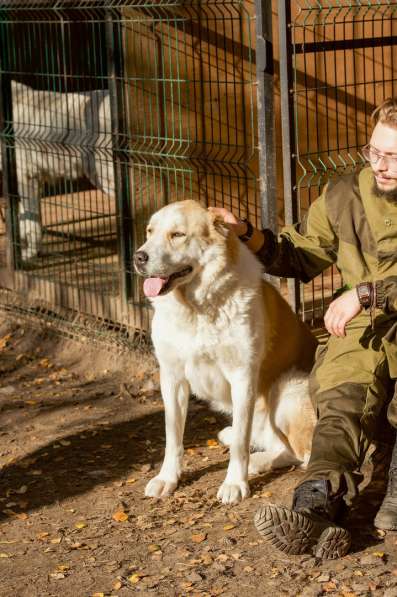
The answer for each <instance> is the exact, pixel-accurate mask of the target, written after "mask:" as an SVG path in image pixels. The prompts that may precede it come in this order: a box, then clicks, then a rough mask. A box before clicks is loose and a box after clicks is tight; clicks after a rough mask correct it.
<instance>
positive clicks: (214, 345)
mask: <svg viewBox="0 0 397 597" xmlns="http://www.w3.org/2000/svg"><path fill="white" fill-rule="evenodd" d="M135 268H136V270H137V272H138V273H139V274H141V275H143V276H145V278H146V279H145V281H144V292H145V294H146V296H148V297H149V298H150V300H151V302H152V304H153V307H154V311H155V312H154V318H153V324H152V338H153V342H154V346H155V351H156V356H157V358H158V361H159V364H160V381H161V391H162V396H163V400H164V404H165V422H166V450H165V458H164V462H163V464H162V467H161V470H160V472H159V474H158V475H157V476H156V477H154V478H153V479H152V480H151V481H150V482H149V484H148V485H147V487H146V495H147V496H152V497H163V496H166V495H169V494H171V493H172V492H173V491H174V490H175V488H176V487H177V484H178V480H179V478H180V476H181V472H182V457H183V433H184V427H185V420H186V413H187V406H188V398H189V395H190V394H191V393H192V394H194V395H196V396H197V397H199V398H201V399H204V400H208V401H209V402H210V403H211V405H212V406H213V407H214V408H215V409H217V410H220V411H222V412H225V413H228V414H231V415H232V426H231V427H227V428H226V429H224V430H223V431H222V432H221V433H220V434H219V438H220V440H221V441H222V442H223V443H225V444H227V445H229V446H230V461H229V466H228V470H227V475H226V479H225V480H224V482H223V484H222V485H221V487H220V489H219V491H218V498H219V500H221V501H222V502H223V503H225V504H229V503H235V502H238V501H239V500H241V499H242V498H245V497H247V496H248V495H249V487H248V471H249V470H250V472H252V473H257V472H260V471H263V470H266V469H269V468H272V467H281V466H287V465H289V464H297V463H305V462H306V461H307V460H308V457H309V454H310V449H311V438H312V433H313V428H314V423H315V415H314V412H313V409H312V406H311V404H310V400H309V395H308V389H307V373H305V371H308V370H309V369H310V368H311V365H312V361H313V355H314V350H315V345H316V342H315V340H314V338H313V337H312V336H311V334H310V332H309V331H308V330H307V328H306V327H305V326H304V324H302V322H300V321H299V319H298V318H297V317H296V315H295V314H294V313H293V312H292V310H291V309H290V307H289V306H288V304H287V303H286V302H285V301H284V299H283V298H282V297H281V295H280V294H279V293H278V291H277V290H276V289H275V288H274V287H273V286H272V285H271V284H269V283H267V282H265V281H264V280H263V279H262V267H261V265H260V263H259V262H258V261H257V259H256V258H255V256H254V255H253V254H252V253H251V252H250V251H249V250H248V249H247V248H246V247H245V246H244V245H243V243H241V242H240V241H239V240H238V239H237V237H236V236H235V235H234V234H232V233H231V232H230V231H229V230H228V229H227V227H226V226H225V225H224V224H223V222H220V221H219V220H218V219H217V218H215V217H214V215H213V214H211V213H210V212H209V211H208V210H206V209H204V208H203V207H201V206H200V205H199V204H198V203H196V202H194V201H182V202H176V203H172V204H170V205H168V206H166V207H164V208H163V209H161V210H160V211H158V212H157V213H156V214H154V215H153V216H152V218H151V220H150V222H149V225H148V227H147V241H146V242H145V244H144V245H143V246H142V247H140V249H139V250H138V251H137V252H136V254H135ZM250 447H251V448H252V450H256V451H254V452H253V453H252V454H251V455H250Z"/></svg>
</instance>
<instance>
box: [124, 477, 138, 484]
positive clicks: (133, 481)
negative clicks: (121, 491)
mask: <svg viewBox="0 0 397 597" xmlns="http://www.w3.org/2000/svg"><path fill="white" fill-rule="evenodd" d="M137 480H138V479H134V478H131V479H127V481H126V483H128V484H129V485H132V483H136V482H137Z"/></svg>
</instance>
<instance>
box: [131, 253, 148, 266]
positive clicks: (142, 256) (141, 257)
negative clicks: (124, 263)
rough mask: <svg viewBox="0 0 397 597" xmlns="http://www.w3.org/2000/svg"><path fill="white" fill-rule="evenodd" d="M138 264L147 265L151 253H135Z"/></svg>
mask: <svg viewBox="0 0 397 597" xmlns="http://www.w3.org/2000/svg"><path fill="white" fill-rule="evenodd" d="M134 261H135V264H136V265H145V263H147V262H148V261H149V255H148V254H147V253H145V251H137V252H136V253H135V255H134Z"/></svg>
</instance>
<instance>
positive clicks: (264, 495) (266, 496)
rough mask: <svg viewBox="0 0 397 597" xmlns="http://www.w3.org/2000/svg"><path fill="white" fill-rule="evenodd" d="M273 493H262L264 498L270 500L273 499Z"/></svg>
mask: <svg viewBox="0 0 397 597" xmlns="http://www.w3.org/2000/svg"><path fill="white" fill-rule="evenodd" d="M272 495H273V493H272V492H271V491H264V492H263V493H262V497H265V498H269V497H272Z"/></svg>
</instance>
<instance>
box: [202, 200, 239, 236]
mask: <svg viewBox="0 0 397 597" xmlns="http://www.w3.org/2000/svg"><path fill="white" fill-rule="evenodd" d="M208 211H209V212H211V213H212V214H214V215H215V216H218V217H219V218H222V219H223V221H224V222H225V224H227V225H228V226H229V228H230V229H231V230H233V232H234V234H236V235H237V236H241V235H242V234H245V233H246V232H247V224H246V223H245V222H241V221H240V220H239V219H238V218H236V216H235V215H234V214H232V212H231V211H228V210H227V209H225V208H224V207H209V208H208Z"/></svg>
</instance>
